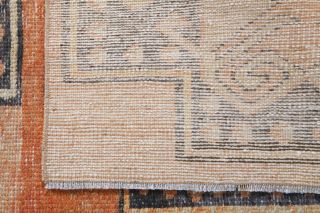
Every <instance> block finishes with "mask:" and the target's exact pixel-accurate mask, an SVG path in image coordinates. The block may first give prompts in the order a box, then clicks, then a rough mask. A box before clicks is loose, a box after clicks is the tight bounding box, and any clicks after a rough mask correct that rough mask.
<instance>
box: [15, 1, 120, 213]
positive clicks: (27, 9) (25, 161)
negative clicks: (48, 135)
mask: <svg viewBox="0 0 320 213" xmlns="http://www.w3.org/2000/svg"><path fill="white" fill-rule="evenodd" d="M44 4H45V0H33V1H29V0H25V1H23V43H24V44H23V47H24V52H23V70H22V90H23V97H22V103H23V106H22V111H23V129H22V137H23V145H22V158H21V173H22V185H23V186H22V193H21V194H20V195H19V196H18V201H17V202H18V203H19V211H20V212H92V211H94V212H117V211H118V204H119V193H118V191H116V190H95V191H92V190H91V191H89V190H75V191H58V190H46V189H45V188H44V184H43V182H42V179H41V172H42V168H41V143H42V131H43V123H44V115H43V113H44V73H45V71H44V69H45V68H44V67H45V66H44V30H45V7H44Z"/></svg>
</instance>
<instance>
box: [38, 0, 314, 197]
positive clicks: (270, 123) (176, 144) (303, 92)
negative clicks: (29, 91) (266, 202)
mask: <svg viewBox="0 0 320 213" xmlns="http://www.w3.org/2000/svg"><path fill="white" fill-rule="evenodd" d="M46 9H47V10H46V44H45V47H46V56H45V59H46V74H45V87H46V88H45V126H44V144H43V159H42V160H43V165H42V166H43V177H42V178H43V181H44V182H45V184H46V187H47V188H49V189H86V188H97V189H108V188H127V189H128V188H129V189H174V190H177V189H180V190H195V191H224V190H231V191H232V190H236V189H237V190H247V191H268V192H269V191H281V192H310V193H311V192H313V193H317V192H318V193H319V192H320V166H319V164H320V155H319V153H320V122H319V121H320V93H319V88H320V66H319V65H320V64H319V61H320V36H319V34H320V2H319V1H311V0H308V1H298V0H297V1H296V0H281V1H278V0H276V1H271V0H263V1H255V0H245V1H239V0H232V1H224V0H221V1H220V0H214V1H213V0H190V1H185V0H141V1H132V0H121V1H113V0H106V1H91V0H87V1H86V0H85V1H76V0H56V1H48V2H47V5H46Z"/></svg>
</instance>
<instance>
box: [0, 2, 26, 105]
mask: <svg viewBox="0 0 320 213" xmlns="http://www.w3.org/2000/svg"><path fill="white" fill-rule="evenodd" d="M0 11H3V12H1V13H0V53H1V54H0V105H20V104H21V66H22V22H21V19H22V17H21V2H20V1H10V0H3V1H1V2H0Z"/></svg>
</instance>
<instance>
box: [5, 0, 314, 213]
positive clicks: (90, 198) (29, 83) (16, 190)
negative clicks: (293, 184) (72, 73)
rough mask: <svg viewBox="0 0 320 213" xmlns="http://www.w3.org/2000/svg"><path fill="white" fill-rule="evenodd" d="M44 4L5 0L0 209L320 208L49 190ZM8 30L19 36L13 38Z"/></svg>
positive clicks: (305, 199) (229, 196)
mask: <svg viewBox="0 0 320 213" xmlns="http://www.w3.org/2000/svg"><path fill="white" fill-rule="evenodd" d="M15 3H17V4H15ZM12 5H16V7H12ZM44 7H45V1H44V0H33V1H9V0H2V1H0V49H1V51H0V58H1V67H3V69H2V70H3V71H1V74H2V75H4V73H8V72H9V73H13V72H15V73H16V74H11V75H8V74H7V75H6V76H2V75H0V76H1V79H8V80H2V82H1V85H3V86H2V87H1V89H7V91H8V89H9V88H11V89H12V90H14V89H13V88H16V89H15V91H16V95H12V96H10V97H8V96H7V95H3V94H4V92H3V93H1V95H0V99H1V101H0V105H1V106H0V153H1V154H0V212H319V211H320V209H319V203H320V197H319V195H318V194H308V193H305V194H293V193H290V194H286V193H277V192H273V193H258V192H252V193H250V192H245V191H241V192H239V191H229V192H217V193H214V192H206V193H203V192H191V191H175V190H174V191H160V190H150V191H148V190H130V191H129V190H125V191H123V190H121V191H118V190H63V191H61V190H48V189H46V188H45V185H44V183H43V182H42V179H41V171H42V169H41V145H42V132H43V121H44V115H43V112H44V75H45V68H44V30H45V25H44V18H45V13H44V11H45V8H44ZM14 8H16V9H14ZM10 11H13V12H10ZM14 11H17V13H15V12H14ZM10 13H11V14H12V15H11V16H10ZM14 14H16V15H14ZM10 24H12V25H15V26H18V28H17V29H16V30H18V31H16V30H11V29H15V27H10ZM4 26H6V27H4ZM17 32H18V34H17ZM15 35H16V36H17V37H16V36H15ZM9 36H11V37H15V38H14V39H15V41H18V42H17V43H16V42H11V41H10V39H8V38H10V37H9ZM16 45H18V49H16V50H17V51H16V50H14V49H15V48H14V47H15V46H16ZM10 51H14V52H13V53H15V54H17V55H18V57H16V55H15V54H11V53H10ZM22 53H23V54H22ZM19 54H22V57H21V55H20V56H19ZM8 56H9V57H10V58H8ZM10 60H15V61H16V63H17V64H20V66H21V67H19V66H16V67H14V66H13V68H12V69H11V68H10V67H11V66H9V65H7V64H8V63H10V62H9V61H10ZM5 64H6V65H5ZM8 66H9V69H8ZM4 67H6V68H4ZM10 76H16V77H17V78H16V79H17V81H16V83H14V84H12V85H11V86H10V87H9V86H8V85H9V84H8V83H11V81H10V80H9V79H10ZM5 84H6V85H7V86H4V85H5ZM1 91H4V90H1ZM9 93H11V92H7V93H6V94H9ZM11 94H13V93H11Z"/></svg>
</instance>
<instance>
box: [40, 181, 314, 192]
mask: <svg viewBox="0 0 320 213" xmlns="http://www.w3.org/2000/svg"><path fill="white" fill-rule="evenodd" d="M45 187H46V188H47V189H61V190H72V189H150V190H156V189H159V190H161V189H162V190H190V191H199V192H221V191H236V190H237V191H249V192H283V193H317V194H319V193H320V187H313V186H294V185H291V186H289V185H273V184H240V185H236V184H152V183H122V182H119V183H117V182H46V183H45Z"/></svg>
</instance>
